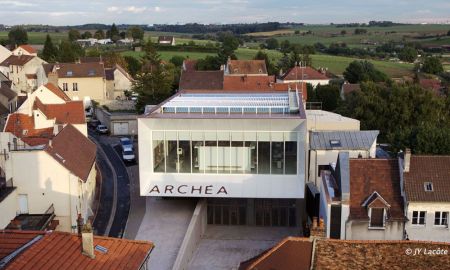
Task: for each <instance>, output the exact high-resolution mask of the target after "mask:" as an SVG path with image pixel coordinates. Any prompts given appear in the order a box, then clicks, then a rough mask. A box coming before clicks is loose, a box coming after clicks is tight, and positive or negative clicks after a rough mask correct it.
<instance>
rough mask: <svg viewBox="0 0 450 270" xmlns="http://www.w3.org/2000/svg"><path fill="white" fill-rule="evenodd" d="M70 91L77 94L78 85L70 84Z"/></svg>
mask: <svg viewBox="0 0 450 270" xmlns="http://www.w3.org/2000/svg"><path fill="white" fill-rule="evenodd" d="M72 91H74V92H78V83H76V82H74V83H72Z"/></svg>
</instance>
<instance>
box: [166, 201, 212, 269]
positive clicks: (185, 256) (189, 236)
mask: <svg viewBox="0 0 450 270" xmlns="http://www.w3.org/2000/svg"><path fill="white" fill-rule="evenodd" d="M206 226H207V220H206V199H201V200H199V201H198V203H197V206H196V207H195V210H194V214H193V215H192V218H191V222H190V223H189V227H188V229H187V231H186V234H185V236H184V239H183V242H182V243H181V247H180V250H179V251H178V255H177V259H176V260H175V263H174V265H173V267H172V270H185V269H187V268H188V265H189V262H190V261H191V259H192V256H193V255H194V252H195V250H196V249H197V246H198V244H199V242H200V240H201V238H202V236H203V235H204V234H205V231H206Z"/></svg>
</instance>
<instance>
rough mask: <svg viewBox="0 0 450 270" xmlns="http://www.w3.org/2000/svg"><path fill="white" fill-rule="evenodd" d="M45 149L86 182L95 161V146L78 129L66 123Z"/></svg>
mask: <svg viewBox="0 0 450 270" xmlns="http://www.w3.org/2000/svg"><path fill="white" fill-rule="evenodd" d="M45 151H46V152H47V153H48V154H49V155H51V156H52V157H53V158H54V159H55V160H56V161H58V162H59V163H60V164H61V165H62V166H64V167H65V168H66V169H68V170H69V171H70V172H72V173H73V174H74V175H76V176H77V177H79V178H80V179H81V180H83V181H85V182H86V181H87V179H88V176H89V173H90V172H91V169H92V166H93V165H94V162H95V155H96V152H97V147H96V145H95V144H94V143H93V142H92V141H91V140H89V139H88V138H87V137H86V136H84V135H83V134H82V133H81V132H80V131H79V130H78V129H76V128H75V127H74V126H72V125H71V124H68V125H67V126H65V127H64V128H63V130H62V131H60V132H59V133H58V134H57V135H56V136H55V137H54V138H53V139H52V140H51V143H49V144H48V145H47V146H46V148H45Z"/></svg>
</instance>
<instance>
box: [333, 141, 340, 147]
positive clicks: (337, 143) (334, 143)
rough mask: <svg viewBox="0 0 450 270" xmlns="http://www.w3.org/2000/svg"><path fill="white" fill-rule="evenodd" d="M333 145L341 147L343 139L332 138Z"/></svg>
mask: <svg viewBox="0 0 450 270" xmlns="http://www.w3.org/2000/svg"><path fill="white" fill-rule="evenodd" d="M330 145H331V147H341V146H342V145H341V140H330Z"/></svg>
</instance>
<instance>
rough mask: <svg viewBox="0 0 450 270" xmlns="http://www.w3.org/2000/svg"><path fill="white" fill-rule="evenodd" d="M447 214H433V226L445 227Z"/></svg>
mask: <svg viewBox="0 0 450 270" xmlns="http://www.w3.org/2000/svg"><path fill="white" fill-rule="evenodd" d="M447 220H448V212H435V213H434V225H447V224H448V223H447Z"/></svg>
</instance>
